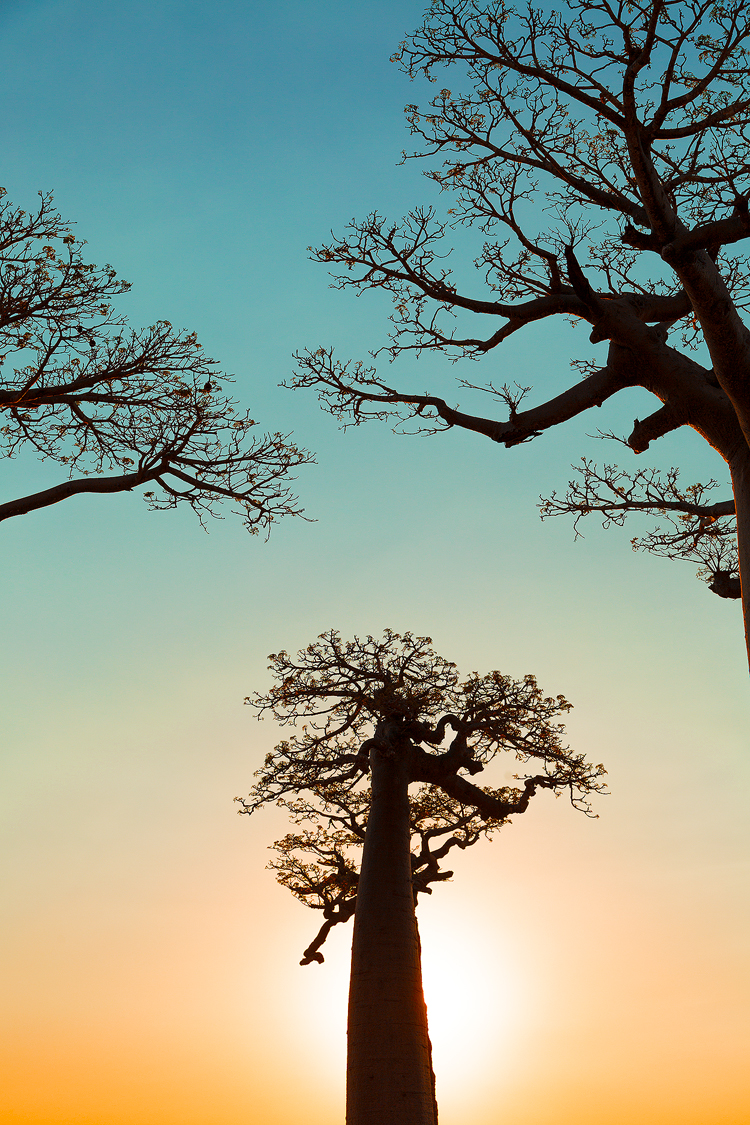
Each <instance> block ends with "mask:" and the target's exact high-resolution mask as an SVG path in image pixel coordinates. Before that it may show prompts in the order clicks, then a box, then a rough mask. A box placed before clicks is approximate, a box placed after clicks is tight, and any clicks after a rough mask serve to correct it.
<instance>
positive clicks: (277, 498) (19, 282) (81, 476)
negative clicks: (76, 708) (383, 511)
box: [0, 189, 311, 532]
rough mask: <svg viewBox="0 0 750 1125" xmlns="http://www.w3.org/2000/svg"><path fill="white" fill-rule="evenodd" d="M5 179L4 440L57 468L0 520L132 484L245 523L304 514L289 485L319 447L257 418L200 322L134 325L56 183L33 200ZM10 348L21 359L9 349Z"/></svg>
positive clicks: (0, 392)
mask: <svg viewBox="0 0 750 1125" xmlns="http://www.w3.org/2000/svg"><path fill="white" fill-rule="evenodd" d="M4 194H5V193H4V191H2V190H1V189H0V367H2V371H0V449H1V450H2V452H3V454H4V455H5V456H6V457H15V456H17V455H19V454H24V453H26V454H28V453H32V454H33V453H36V455H37V456H38V457H39V458H40V459H42V460H45V461H53V462H57V463H58V464H59V465H61V466H62V467H63V471H64V473H65V474H66V477H65V479H63V480H62V481H60V482H59V483H58V484H55V485H53V486H52V487H50V488H46V489H43V490H41V491H38V492H35V493H32V494H30V495H27V496H23V497H19V498H17V499H15V500H7V501H5V502H3V503H0V520H5V519H8V518H10V517H11V516H17V515H25V514H26V513H28V512H31V511H34V510H36V509H39V508H42V507H46V506H47V505H49V504H56V503H58V502H59V501H61V500H64V499H66V498H67V497H69V496H73V495H76V494H79V493H112V492H123V491H129V490H131V489H135V488H138V489H140V490H141V491H142V493H143V496H144V497H145V499H146V501H147V503H148V504H149V506H150V507H151V508H155V509H159V508H173V507H175V506H176V505H177V504H179V503H185V504H188V505H189V506H190V507H191V508H192V509H193V510H194V511H195V512H196V513H197V515H198V516H199V518H202V517H204V516H205V515H207V514H210V515H216V514H217V505H218V504H220V503H221V502H222V501H227V502H229V503H230V504H234V506H235V510H237V511H238V512H239V513H240V514H241V516H242V518H243V521H244V523H245V526H246V527H247V528H248V530H250V531H251V532H257V531H260V530H265V531H268V529H269V527H270V525H271V523H272V522H273V521H274V520H275V519H278V518H279V517H280V516H283V515H286V514H298V513H299V511H300V509H299V508H298V506H297V502H296V498H295V497H294V495H293V494H292V492H291V490H290V487H289V484H290V480H291V472H292V470H293V469H294V468H296V467H297V466H299V465H302V464H304V463H306V462H308V461H310V460H311V457H310V454H309V453H307V452H306V451H305V450H302V449H298V448H297V447H296V446H295V445H294V444H292V443H290V442H289V440H288V436H285V435H283V434H280V433H274V434H271V433H268V434H265V435H264V436H263V437H259V438H253V436H252V433H251V431H252V430H253V429H254V427H255V425H256V423H255V422H254V420H253V419H252V418H251V417H250V415H249V413H248V412H246V411H242V410H238V409H237V405H236V403H235V402H234V400H233V399H231V398H229V397H228V396H227V394H226V392H225V390H224V384H225V383H226V382H228V381H231V379H230V378H228V377H227V376H225V375H222V374H221V373H220V372H218V371H217V364H216V363H215V361H214V360H212V359H210V358H209V357H208V356H206V355H204V353H203V350H202V347H201V345H200V344H199V343H198V341H197V338H196V335H195V333H192V332H177V331H176V330H175V329H173V328H172V325H171V324H169V323H168V322H167V321H164V320H162V321H158V322H157V323H156V324H154V325H152V326H151V327H150V328H145V329H141V330H132V329H128V327H127V324H126V321H125V319H124V318H123V317H122V316H120V315H119V314H118V313H117V311H116V309H115V306H114V302H115V300H116V298H117V297H118V296H120V295H121V294H123V293H125V292H127V290H128V289H129V288H130V286H129V285H128V283H127V282H124V281H120V280H119V279H118V278H117V277H116V275H115V272H114V270H113V269H112V267H111V266H105V267H104V268H97V267H96V266H93V265H90V264H88V263H86V262H85V261H84V259H83V248H84V246H85V243H84V242H81V241H80V240H78V239H77V238H76V237H75V235H74V234H72V233H71V230H70V226H69V225H68V224H66V223H65V222H64V221H63V219H62V217H61V216H60V214H59V213H58V212H57V211H56V210H55V208H54V206H53V203H52V197H51V195H50V194H45V195H42V194H41V193H40V203H39V206H38V208H37V209H36V211H34V212H33V213H27V212H25V211H22V210H20V209H18V208H14V207H12V206H11V204H10V203H8V202H7V200H5V199H4V198H3V197H4ZM11 356H13V357H14V360H15V362H16V364H17V366H14V367H13V368H12V369H10V365H9V363H8V362H7V361H8V360H9V359H10V357H11Z"/></svg>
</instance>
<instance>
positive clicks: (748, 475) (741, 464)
mask: <svg viewBox="0 0 750 1125" xmlns="http://www.w3.org/2000/svg"><path fill="white" fill-rule="evenodd" d="M729 467H730V469H731V471H732V490H733V492H734V505H735V511H736V513H737V553H738V555H739V560H740V584H741V589H742V613H743V617H744V621H745V642H746V644H747V653H748V661H749V662H750V452H749V451H748V450H747V448H746V447H745V448H743V449H742V450H741V451H740V452H739V453H738V454H737V455H736V456H735V457H733V458H732V460H731V461H730V464H729Z"/></svg>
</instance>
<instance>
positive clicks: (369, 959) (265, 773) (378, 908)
mask: <svg viewBox="0 0 750 1125" xmlns="http://www.w3.org/2000/svg"><path fill="white" fill-rule="evenodd" d="M270 661H271V669H272V671H273V674H274V676H275V679H276V681H277V683H276V686H274V687H273V688H272V689H271V691H270V692H268V694H266V695H255V696H252V697H250V698H249V699H248V702H249V703H252V704H253V705H254V706H255V707H257V708H258V711H259V715H261V716H262V715H263V714H270V715H272V716H273V717H274V718H275V719H276V720H277V721H278V722H280V723H285V724H292V725H295V724H301V726H300V733H298V734H295V735H294V736H293V737H291V738H290V739H288V740H286V741H284V742H281V743H280V744H279V745H278V746H277V747H276V748H275V749H274V750H273V751H272V752H271V753H270V754H269V755H268V756H267V758H266V760H265V763H264V765H263V767H262V769H260V770H259V771H258V774H257V777H258V781H257V782H256V784H255V786H254V788H253V790H252V792H251V794H250V796H249V798H247V799H245V800H242V802H241V803H242V810H241V811H242V812H247V813H253V812H255V811H256V810H257V809H259V808H262V807H263V806H265V805H269V804H272V805H280V806H282V807H284V808H286V809H288V810H289V812H290V814H291V816H292V819H293V820H294V821H295V822H296V824H297V825H298V826H301V828H302V830H301V831H298V832H295V833H291V834H289V835H288V836H286V837H284V839H282V840H280V841H279V842H278V843H277V844H276V845H275V850H276V854H277V858H276V859H275V860H274V861H273V862H272V864H271V866H272V867H273V868H274V869H275V870H276V872H277V875H278V878H279V881H280V882H281V883H283V884H284V885H285V886H287V887H289V889H290V890H291V891H292V893H293V894H295V895H296V896H297V898H299V899H301V900H302V901H303V902H305V903H306V904H307V905H308V906H311V907H313V908H316V909H319V910H322V912H323V917H324V923H323V926H322V927H321V929H320V931H319V933H318V935H317V937H316V938H315V939H314V941H313V942H312V943H311V945H310V946H308V948H307V949H306V950H305V955H304V957H303V960H302V964H309V963H310V962H311V961H322V960H323V956H322V954H321V953H320V952H319V951H320V947H321V945H322V944H323V942H324V941H325V938H326V936H327V934H328V932H329V931H330V929H331V928H332V926H334V925H335V924H336V923H338V922H344V921H346V920H347V919H348V918H350V917H351V916H352V915H354V937H353V944H352V969H351V985H350V993H349V1023H348V1061H347V1123H348V1125H376V1123H377V1125H382V1122H386V1121H387V1122H389V1125H435V1122H436V1120H437V1107H436V1102H435V1090H434V1077H433V1074H432V1062H431V1051H430V1041H429V1035H428V1031H427V1015H426V1011H425V1004H424V996H423V992H422V976H421V959H420V945H419V937H418V933H417V926H416V917H415V911H414V903H415V898H416V895H417V894H418V893H419V892H420V891H427V892H429V890H430V884H431V883H434V882H436V881H440V880H443V879H446V878H448V877H449V876H450V872H448V871H445V870H441V867H440V863H441V861H442V860H443V859H445V857H446V856H447V855H448V854H449V853H450V852H451V850H452V849H453V848H456V847H457V848H465V847H468V846H470V845H471V844H473V843H475V842H476V841H477V840H479V839H480V838H481V837H483V836H486V835H489V834H490V833H491V832H493V831H495V830H497V829H498V828H500V827H501V826H502V825H503V824H505V823H506V822H507V821H508V818H509V817H511V816H513V815H516V814H518V813H523V812H525V811H526V809H527V808H528V806H529V802H530V800H531V798H532V797H533V796H534V795H535V794H536V793H538V792H539V791H540V790H543V789H550V790H552V791H553V792H554V793H556V794H561V793H564V792H567V793H568V794H569V795H570V799H571V801H572V803H573V804H574V806H576V807H578V808H581V809H583V810H584V811H589V806H588V798H589V796H590V794H592V793H596V792H599V791H601V790H602V788H603V785H602V774H603V772H604V770H603V767H602V766H592V765H591V764H589V763H588V762H586V761H585V760H584V758H583V756H582V755H576V754H572V753H571V752H570V751H569V750H568V749H567V748H566V747H565V746H564V745H563V744H562V742H561V734H562V729H563V728H562V727H561V726H560V725H559V723H558V722H557V721H556V720H557V719H558V717H559V715H560V714H561V713H564V712H566V711H568V710H569V709H570V704H569V703H568V702H567V701H566V700H565V699H564V698H563V697H562V696H557V697H556V698H551V697H548V696H544V695H543V694H542V692H541V690H540V689H539V687H538V686H537V683H536V681H535V679H534V677H533V676H525V677H524V678H523V679H522V680H513V679H511V678H510V677H508V676H504V675H502V674H501V673H500V672H490V673H488V674H487V675H485V676H480V675H478V674H477V673H473V674H472V675H471V676H469V678H468V679H467V680H465V681H464V682H460V681H459V678H458V673H457V670H456V666H455V665H454V664H451V663H449V662H448V661H447V660H444V659H443V658H442V657H440V656H438V655H437V653H435V652H434V650H433V649H432V648H431V641H430V639H429V637H415V636H413V635H412V634H410V633H405V634H403V635H399V634H397V633H393V632H391V631H390V630H386V632H385V635H384V638H383V640H375V639H373V638H372V637H370V636H368V637H367V638H366V639H365V640H360V639H359V638H356V637H355V638H354V639H353V640H352V641H346V642H344V641H342V639H341V637H340V636H339V634H338V633H336V632H335V631H333V630H331V631H330V632H328V633H324V634H323V635H322V636H321V637H320V638H319V639H318V640H317V641H316V642H315V643H314V644H311V645H308V647H307V648H306V649H303V650H302V651H301V652H300V653H298V654H297V657H296V658H294V657H291V656H289V654H288V653H286V652H281V653H278V654H275V655H272V656H271V657H270ZM449 732H450V735H449ZM503 752H506V753H509V754H511V755H512V756H514V757H515V759H516V761H518V762H519V763H521V769H523V767H524V766H526V768H529V772H528V773H521V774H520V776H519V775H516V778H517V780H518V785H517V786H510V787H508V786H506V787H504V788H500V789H492V788H489V787H487V786H481V787H480V786H479V785H477V784H476V783H475V782H473V781H470V780H469V778H470V777H475V776H476V775H477V774H479V773H482V772H483V771H484V769H485V768H486V767H487V766H489V765H490V764H491V763H492V762H493V761H494V760H495V759H496V758H497V757H498V756H499V755H500V754H501V753H503ZM467 775H468V776H467ZM368 780H369V783H370V784H369V785H368ZM410 786H418V787H419V788H418V789H416V790H413V791H412V793H411V794H410V793H409V787H410ZM360 849H361V857H362V858H361V863H360V861H359V851H360Z"/></svg>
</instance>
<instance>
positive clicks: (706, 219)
mask: <svg viewBox="0 0 750 1125" xmlns="http://www.w3.org/2000/svg"><path fill="white" fill-rule="evenodd" d="M748 36H750V22H749V20H748V5H747V3H746V2H745V0H731V2H729V3H722V4H716V3H713V2H703V0H690V2H684V0H657V2H656V3H654V4H651V3H648V4H646V3H638V2H628V3H624V2H621V3H615V4H610V3H609V2H608V0H570V2H569V3H567V4H566V5H565V7H564V8H563V9H562V11H559V12H558V11H549V10H547V11H544V10H542V9H540V8H534V7H531V6H528V7H526V8H519V9H514V8H512V7H510V6H509V5H507V4H505V3H503V2H501V0H493V2H491V3H487V2H481V0H458V2H455V0H434V2H433V3H432V4H431V6H430V8H429V9H428V11H427V14H426V17H425V21H424V23H423V25H422V26H421V27H420V28H419V29H418V30H417V31H416V32H415V33H414V35H412V36H411V37H410V38H408V39H407V40H405V41H404V42H403V43H402V45H401V47H400V48H399V50H398V51H397V53H396V55H395V56H394V58H395V60H396V61H397V62H398V63H399V64H400V65H401V66H402V68H403V69H404V70H405V71H406V72H407V73H408V74H409V75H410V76H411V77H412V78H415V79H416V78H426V79H427V80H428V81H429V82H432V83H438V82H439V81H442V75H443V72H444V71H445V70H446V69H453V70H455V71H456V78H457V80H458V82H459V83H462V84H463V88H462V91H461V92H458V93H456V92H454V91H453V90H451V89H449V88H448V87H447V85H446V86H443V87H442V88H440V89H439V91H438V93H437V94H436V95H435V96H434V97H433V98H432V99H431V100H430V102H429V105H427V106H425V107H423V108H421V107H420V106H419V105H416V104H413V105H409V106H407V109H406V112H407V119H408V123H409V128H410V131H411V134H412V136H414V137H415V138H416V140H417V145H418V147H417V148H416V150H415V151H413V152H410V153H405V154H404V158H405V159H412V158H419V159H426V160H428V161H429V167H428V170H427V173H426V174H427V175H428V177H429V178H431V179H432V180H433V181H434V182H435V183H436V184H437V185H438V186H439V187H440V189H441V190H442V191H444V192H447V193H450V195H451V197H452V199H451V206H450V207H449V208H448V209H447V214H445V215H444V216H443V217H442V218H441V217H439V215H438V213H437V211H436V210H435V209H434V208H433V207H422V208H417V209H415V210H414V211H412V212H411V213H410V214H409V215H407V216H406V218H405V219H403V220H401V221H390V220H386V219H385V218H384V217H383V216H382V215H380V214H378V213H373V214H371V215H369V216H368V217H367V218H366V219H364V220H363V221H355V222H353V223H352V224H351V225H350V226H349V228H348V229H347V231H346V233H345V234H343V235H341V236H334V238H333V240H332V241H331V242H329V243H328V244H326V245H324V246H322V247H321V248H320V249H318V250H316V251H314V254H313V256H314V258H315V259H316V260H318V261H320V262H323V263H325V264H327V265H329V266H330V267H331V268H332V269H333V271H334V278H335V281H334V284H335V285H337V286H340V287H352V288H354V289H356V290H359V291H362V290H366V289H382V290H385V291H386V292H388V293H390V294H391V296H392V298H393V302H394V313H393V317H392V321H393V330H392V333H391V340H390V344H389V345H388V346H387V348H386V349H385V351H386V352H387V354H389V356H390V358H391V359H394V358H396V357H398V356H399V355H401V354H403V353H404V352H416V353H417V354H424V353H429V352H431V351H439V352H442V353H445V354H446V355H448V356H449V357H451V358H452V359H461V358H464V359H481V358H482V357H484V356H487V355H491V354H492V353H494V352H495V350H496V349H498V348H500V347H501V346H502V344H503V341H505V340H507V339H508V338H509V337H510V336H511V335H513V334H515V333H519V332H524V333H530V334H531V335H530V342H533V328H534V326H535V325H537V324H538V323H539V322H540V321H542V320H545V319H547V318H550V317H565V318H568V319H571V320H572V321H573V322H574V323H577V322H582V323H584V324H587V325H588V326H589V331H590V336H589V338H590V341H591V342H592V343H594V344H603V345H605V346H606V357H603V362H602V361H599V362H590V361H588V360H587V359H586V358H585V357H584V358H581V360H580V361H578V366H579V368H580V373H581V375H582V376H583V378H581V379H580V380H579V381H577V382H575V383H573V384H572V385H566V384H567V383H568V380H567V378H566V377H565V376H564V375H563V374H562V373H560V381H561V382H562V386H561V387H560V388H559V389H558V388H555V389H554V391H553V393H552V394H551V396H548V397H547V398H546V401H542V402H541V403H539V404H538V405H534V406H530V407H528V408H522V402H523V399H524V398H525V397H526V395H527V394H528V393H529V391H530V388H528V387H525V386H524V382H525V373H524V372H519V371H517V370H513V371H510V372H507V373H506V372H504V373H503V376H502V377H501V380H500V381H498V380H497V379H495V380H489V381H486V382H484V383H482V384H476V383H470V382H468V381H466V380H464V381H463V386H464V387H466V388H471V389H474V390H477V389H480V390H484V391H487V392H488V393H489V394H490V395H491V396H493V398H494V399H495V401H496V402H498V403H499V404H500V405H501V406H502V408H503V410H504V413H505V417H504V418H503V417H502V416H501V417H500V418H493V417H485V416H477V415H474V414H470V413H467V412H466V411H463V410H460V409H458V408H457V407H455V406H453V405H451V404H449V403H448V402H447V401H446V400H445V399H444V398H443V397H441V396H438V395H435V394H431V393H423V392H419V391H416V390H410V389H409V388H406V387H403V386H399V385H398V383H397V381H396V380H393V379H390V378H386V377H384V376H383V375H382V374H381V373H380V372H379V371H378V369H377V368H375V367H372V366H367V365H366V364H364V363H361V362H356V363H355V362H341V361H339V360H337V359H336V358H335V356H334V353H333V349H332V348H330V347H328V346H326V347H321V348H317V349H314V350H310V351H308V352H305V353H304V354H303V355H301V356H300V357H298V358H299V360H300V366H299V370H298V373H297V375H296V376H295V377H294V379H293V381H292V382H293V385H294V386H296V387H313V388H314V389H315V390H317V392H318V395H319V397H320V399H321V401H322V403H323V405H324V406H325V407H326V408H327V409H329V410H330V411H331V412H332V413H333V414H334V415H336V416H337V417H339V418H341V419H343V420H344V422H345V423H346V424H358V423H360V422H361V421H363V420H364V419H366V418H371V417H376V418H380V419H388V420H390V421H391V422H392V423H395V424H396V425H403V424H405V423H410V424H411V426H412V428H417V429H418V430H421V431H422V432H435V431H437V430H445V429H451V428H453V427H456V426H458V427H462V428H465V429H469V430H472V431H474V432H476V433H477V434H480V435H483V436H485V437H487V438H489V439H490V440H491V441H494V442H497V443H499V444H502V445H504V446H505V447H507V448H511V447H513V446H515V445H518V444H520V443H522V442H529V441H533V440H537V439H539V437H540V436H541V435H542V434H543V433H544V432H545V431H546V430H548V429H549V428H550V427H553V426H556V425H559V424H561V423H563V422H565V421H567V420H568V419H570V418H572V417H574V416H576V415H579V414H581V413H583V412H585V411H587V410H589V409H590V408H591V407H594V406H597V407H598V406H602V404H604V403H605V402H607V400H608V399H610V398H611V397H612V396H614V395H616V394H617V393H618V392H620V391H621V390H624V389H625V388H628V387H642V388H645V389H646V390H647V391H649V392H650V393H651V394H653V395H654V396H655V398H656V399H657V400H658V405H657V407H656V409H655V410H654V411H653V412H652V413H650V414H649V415H648V417H646V418H643V419H636V420H635V423H634V426H633V429H632V432H631V433H630V434H629V435H626V436H623V437H621V438H620V439H619V440H620V441H621V442H622V444H623V445H624V446H626V447H627V448H628V450H629V451H630V452H632V453H636V454H641V453H644V452H645V451H646V450H647V449H648V448H649V446H650V445H651V444H652V443H654V442H656V441H657V440H658V439H659V438H661V437H663V436H664V435H665V434H668V433H670V432H672V431H674V430H676V429H678V428H679V427H682V426H690V427H692V428H693V429H694V430H696V431H697V432H698V433H699V434H700V435H701V436H702V437H703V438H705V440H706V441H707V442H709V444H710V445H711V446H712V447H713V448H714V449H716V450H717V452H718V453H719V454H720V456H721V458H722V459H723V461H724V462H725V464H726V465H727V466H728V469H729V473H730V476H731V481H732V490H733V495H732V496H731V497H729V498H723V499H720V500H718V501H715V500H714V498H713V495H712V492H713V489H714V487H715V482H713V481H710V482H706V483H704V484H695V485H690V486H684V485H682V483H681V482H680V481H679V479H678V472H677V470H676V469H673V470H672V471H671V472H669V473H666V474H660V473H658V472H656V471H655V470H649V469H646V470H637V471H635V472H632V471H628V470H625V469H621V468H620V467H619V466H617V465H614V464H607V465H604V466H603V467H597V466H596V465H594V464H593V463H592V462H591V461H590V460H588V459H584V460H583V461H582V463H580V464H579V467H578V475H577V478H576V479H575V480H574V481H573V482H572V483H571V484H570V487H569V490H568V492H567V493H566V494H565V495H564V496H557V495H553V496H552V497H550V498H549V500H548V501H547V502H546V504H545V507H544V512H543V514H547V515H554V514H559V513H562V512H566V513H572V514H574V515H575V516H576V517H580V516H584V515H588V514H590V513H592V512H598V513H599V514H600V515H601V516H602V517H603V519H604V521H605V523H606V522H620V521H622V519H623V518H624V517H625V516H626V515H627V514H628V513H629V512H636V511H638V512H650V513H653V514H654V515H656V516H658V517H663V516H666V517H667V519H666V521H663V522H662V523H661V524H660V525H659V526H658V527H657V529H656V530H655V531H654V533H653V534H652V535H647V536H645V537H643V538H641V539H640V540H637V541H636V543H635V545H636V546H642V547H645V548H646V549H649V550H654V551H655V552H656V553H657V554H664V555H667V556H669V557H677V558H692V559H694V560H696V561H697V562H698V563H699V564H700V567H701V570H702V573H703V575H704V577H706V578H707V579H708V581H709V582H710V584H711V588H712V589H713V590H714V592H716V593H717V594H720V595H721V596H723V597H739V596H740V593H741V589H740V572H742V571H744V572H745V573H750V491H749V489H750V448H748V443H749V442H750V333H749V332H748V328H747V326H746V324H745V321H744V319H743V318H744V315H745V310H746V308H747V306H748V301H750V271H748V260H747V258H746V256H745V255H744V254H743V252H742V243H743V241H744V240H745V239H746V238H747V237H748V235H750V212H749V210H748V199H749V195H750V181H749V179H748V176H749V174H750V162H748V157H747V153H748V140H749V138H748V125H749V124H750V70H748V66H747V41H748ZM461 224H465V225H469V226H473V227H475V228H478V229H479V230H480V231H481V232H482V233H483V234H484V236H485V242H484V244H483V247H482V250H481V253H480V255H479V257H478V258H477V260H476V262H475V266H476V271H477V272H476V281H475V284H474V285H473V286H470V285H464V284H463V283H462V284H461V285H459V284H457V282H456V281H454V278H453V274H452V272H451V269H450V268H449V265H448V263H447V262H446V257H447V254H448V252H449V235H450V231H451V229H452V228H454V227H456V226H458V225H461ZM483 325H486V328H484V327H483ZM695 348H700V351H699V352H698V353H697V354H691V351H692V350H694V349H695ZM373 354H374V355H377V354H378V353H373ZM503 379H504V380H505V381H502V380H503ZM609 436H612V437H615V436H616V435H614V434H611V435H609ZM670 521H671V523H670ZM737 544H738V545H739V557H738V554H737ZM745 585H746V587H747V586H750V582H746V584H745ZM744 601H745V606H744V610H745V618H746V632H747V622H748V618H749V616H750V607H749V605H748V602H750V595H748V594H747V593H746V596H745V599H744Z"/></svg>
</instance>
